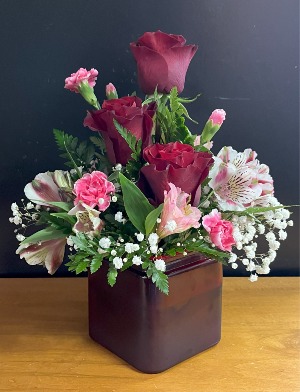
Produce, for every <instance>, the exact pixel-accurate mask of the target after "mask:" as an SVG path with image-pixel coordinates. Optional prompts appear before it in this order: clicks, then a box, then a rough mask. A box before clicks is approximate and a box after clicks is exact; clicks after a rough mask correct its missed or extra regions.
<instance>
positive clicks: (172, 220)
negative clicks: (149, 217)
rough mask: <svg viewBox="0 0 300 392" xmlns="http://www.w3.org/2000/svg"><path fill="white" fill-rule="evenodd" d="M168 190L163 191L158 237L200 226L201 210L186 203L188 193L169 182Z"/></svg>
mask: <svg viewBox="0 0 300 392" xmlns="http://www.w3.org/2000/svg"><path fill="white" fill-rule="evenodd" d="M169 187H170V190H169V192H167V191H165V192H164V195H165V198H164V206H163V210H162V214H161V222H160V224H159V226H158V229H157V234H158V235H159V237H160V238H164V237H167V236H169V235H171V234H175V233H182V232H183V231H186V230H188V229H190V228H191V227H194V228H195V229H197V228H198V227H199V226H200V223H199V220H200V218H201V212H200V211H199V210H198V208H196V207H191V205H190V204H188V201H187V200H188V198H189V195H188V194H187V193H185V192H183V191H182V190H181V189H180V188H177V187H176V186H175V185H174V184H172V183H171V182H170V183H169Z"/></svg>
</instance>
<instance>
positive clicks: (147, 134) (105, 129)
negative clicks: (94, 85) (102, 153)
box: [84, 97, 156, 165]
mask: <svg viewBox="0 0 300 392" xmlns="http://www.w3.org/2000/svg"><path fill="white" fill-rule="evenodd" d="M155 107H156V106H155V103H151V104H150V105H142V100H141V99H140V98H138V97H123V98H118V99H110V100H108V101H104V102H103V104H102V109H101V110H94V111H90V112H88V115H87V117H86V118H85V120H84V126H86V127H89V128H90V129H91V130H92V131H96V132H100V133H101V135H102V136H103V139H104V142H105V146H106V151H107V156H108V159H109V161H110V162H111V163H112V164H113V165H115V164H117V163H121V164H122V165H126V164H127V162H128V161H129V160H130V159H131V154H132V151H131V149H130V147H129V146H128V144H127V142H126V141H125V140H124V138H123V137H122V136H121V135H120V134H119V132H118V131H117V129H116V127H115V124H114V120H116V121H117V122H118V123H119V124H120V125H121V126H122V127H124V128H126V129H127V130H128V131H129V132H131V133H132V134H133V135H134V136H135V137H136V139H137V140H140V139H141V140H142V148H145V147H147V146H149V144H151V142H152V141H151V132H152V128H153V120H152V118H153V116H154V114H155Z"/></svg>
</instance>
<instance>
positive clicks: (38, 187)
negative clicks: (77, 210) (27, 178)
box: [24, 172, 65, 207]
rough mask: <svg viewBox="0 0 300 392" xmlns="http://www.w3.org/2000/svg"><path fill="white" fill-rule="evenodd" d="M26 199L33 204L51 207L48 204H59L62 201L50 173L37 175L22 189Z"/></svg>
mask: <svg viewBox="0 0 300 392" xmlns="http://www.w3.org/2000/svg"><path fill="white" fill-rule="evenodd" d="M24 193H25V196H26V197H27V199H29V200H31V201H32V202H34V203H35V204H39V205H42V206H48V207H51V204H48V203H47V201H49V202H52V201H54V202H57V201H58V202H60V201H65V200H63V197H62V193H61V192H60V189H59V187H58V186H57V184H56V182H55V181H54V176H53V174H52V173H50V172H46V173H39V174H38V175H37V176H35V178H34V180H33V181H31V182H30V183H29V184H27V185H26V186H25V188H24Z"/></svg>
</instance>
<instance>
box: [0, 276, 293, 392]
mask: <svg viewBox="0 0 300 392" xmlns="http://www.w3.org/2000/svg"><path fill="white" fill-rule="evenodd" d="M223 287H224V290H223V325H222V339H221V342H220V343H219V344H218V345H216V346H214V347H213V348H211V349H209V350H207V351H205V352H203V353H201V354H199V355H196V356H195V357H193V358H191V359H188V360H186V361H184V362H183V363H181V364H179V365H176V366H175V367H173V368H171V369H169V370H167V371H165V372H163V373H160V374H143V373H141V372H139V371H137V370H135V369H134V368H132V367H131V366H129V365H127V364H126V363H125V362H124V361H123V360H122V359H120V358H118V357H117V356H115V355H114V354H112V353H110V352H109V351H107V350H106V349H104V348H103V347H101V346H99V345H98V344H96V343H95V342H93V341H92V340H91V339H90V338H89V336H88V324H87V323H88V321H87V320H88V319H87V280H86V279H85V278H45V279H37V278H32V279H9V278H7V279H0V390H1V391H2V390H5V391H36V390H38V391H56V392H57V391H84V392H85V391H87V392H89V391H97V392H102V391H103V392H108V391H110V392H148V391H154V392H158V391H166V392H169V391H172V392H177V391H178V392H179V391H180V392H185V391H187V392H198V391H199V392H219V391H221V392H223V391H225V392H226V391H230V392H235V391H237V392H240V391H247V392H259V391H263V392H266V391H270V392H277V391H280V392H296V391H300V354H299V353H300V351H299V336H300V334H299V315H300V313H299V311H300V307H299V278H269V277H266V278H260V279H259V280H258V282H256V283H250V282H249V281H248V280H247V278H225V279H224V286H223Z"/></svg>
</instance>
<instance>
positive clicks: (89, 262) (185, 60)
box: [10, 31, 293, 293]
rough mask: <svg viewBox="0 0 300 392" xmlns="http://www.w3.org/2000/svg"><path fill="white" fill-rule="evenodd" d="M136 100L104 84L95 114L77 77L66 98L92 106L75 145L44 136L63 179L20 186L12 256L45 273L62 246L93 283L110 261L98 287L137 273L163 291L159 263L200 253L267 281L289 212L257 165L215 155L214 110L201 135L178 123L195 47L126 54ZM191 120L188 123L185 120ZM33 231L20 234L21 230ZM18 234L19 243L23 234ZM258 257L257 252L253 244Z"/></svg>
mask: <svg viewBox="0 0 300 392" xmlns="http://www.w3.org/2000/svg"><path fill="white" fill-rule="evenodd" d="M130 48H131V51H132V53H133V56H134V58H135V60H136V62H137V68H138V80H139V85H140V87H141V89H142V91H143V92H144V93H145V94H146V98H145V100H144V101H142V99H141V98H139V97H137V96H136V95H135V93H133V94H132V95H130V96H125V97H122V98H118V94H117V90H116V88H115V87H114V85H113V84H112V83H109V84H108V85H107V86H106V98H107V99H106V100H104V101H103V102H102V103H101V104H100V102H99V100H98V98H97V97H96V95H95V92H94V87H95V85H96V80H97V76H98V71H97V70H96V69H91V70H90V71H87V70H86V69H84V68H80V69H79V70H78V71H77V72H76V73H73V74H72V75H71V76H70V77H68V78H67V79H66V80H65V88H66V89H68V90H70V91H73V92H75V93H78V94H80V95H82V97H83V98H84V99H85V100H86V101H87V102H88V103H89V104H90V105H91V106H92V107H93V109H90V110H88V112H87V116H86V118H85V119H84V126H85V127H88V128H89V129H90V130H91V131H93V135H92V136H90V138H89V140H88V141H79V140H78V138H77V137H73V136H71V135H69V134H66V133H65V132H63V131H60V130H54V136H55V140H56V143H57V146H58V149H59V150H60V151H61V155H60V156H61V157H63V158H65V159H66V160H67V161H66V163H65V164H66V166H67V167H68V168H69V169H68V170H65V171H63V170H55V171H54V172H46V173H40V174H38V175H37V176H36V177H35V178H34V180H33V181H32V182H30V183H29V184H27V185H26V186H25V189H24V192H25V196H26V198H27V199H28V201H26V202H25V201H24V200H22V206H20V205H17V204H16V203H13V204H12V212H13V216H12V217H11V218H10V221H11V222H13V223H14V224H16V225H18V226H19V228H17V229H16V230H15V232H16V233H17V235H16V237H17V239H18V240H19V241H20V245H19V247H18V249H17V254H19V255H20V257H21V258H24V259H25V260H26V261H27V263H28V264H31V265H36V264H41V265H44V266H45V267H46V268H47V270H48V272H49V273H50V274H53V273H54V272H55V271H56V270H57V269H58V268H59V266H60V265H61V264H62V262H63V258H64V253H65V248H66V246H68V247H69V262H68V263H67V266H68V268H69V270H70V271H75V272H76V274H79V273H81V272H83V271H88V270H89V271H90V272H91V273H94V272H95V271H97V270H98V269H99V268H100V267H101V265H102V263H104V262H107V263H108V275H107V277H108V283H109V284H110V285H111V286H113V285H114V284H115V282H116V279H117V275H118V273H119V272H120V271H123V270H125V269H127V268H130V267H132V266H133V265H135V266H139V268H141V269H142V270H144V271H145V272H146V274H147V276H148V278H151V279H152V281H153V283H154V284H155V285H156V286H157V287H158V288H159V289H160V290H161V291H162V292H164V293H168V279H167V276H166V274H165V273H164V272H165V269H166V262H167V260H168V257H170V256H176V255H177V254H180V255H183V256H185V255H187V254H188V253H189V252H201V253H203V254H205V255H207V256H209V257H211V258H214V259H216V260H218V261H220V262H222V263H228V264H229V265H231V267H232V268H233V269H235V268H237V267H238V265H239V264H241V265H243V266H244V267H245V268H246V270H247V271H249V273H250V278H249V279H250V281H252V282H253V281H256V280H257V277H258V274H267V273H268V272H269V271H270V268H269V265H270V263H271V262H273V260H274V259H275V257H276V251H277V250H278V248H279V246H280V241H281V240H285V239H286V237H287V233H286V228H287V226H292V225H293V222H292V221H291V220H289V217H290V212H289V210H287V209H286V208H284V206H283V205H281V204H280V203H279V202H278V201H277V199H276V198H275V197H274V187H273V179H272V177H271V175H270V174H269V168H268V166H267V165H265V164H262V163H260V161H259V160H258V159H257V154H256V152H255V151H253V150H251V149H246V150H245V151H243V152H238V151H236V150H234V149H233V148H232V147H227V146H225V147H223V148H222V149H221V151H219V152H218V153H217V155H214V154H213V153H212V152H211V149H212V147H213V142H212V138H213V137H214V135H215V134H216V133H217V132H218V131H219V129H220V127H221V125H222V123H223V121H224V120H225V115H226V114H225V111H224V110H222V109H216V110H214V111H213V113H212V114H211V116H210V117H209V118H208V121H207V122H206V124H205V125H204V128H203V130H202V132H201V134H200V135H193V134H192V133H191V132H190V130H189V129H188V127H187V125H186V123H185V121H186V120H187V119H188V120H191V118H190V116H189V114H188V111H187V109H186V107H185V105H186V104H188V103H189V102H192V101H194V100H195V99H196V98H197V97H196V98H194V99H187V98H182V97H180V96H179V94H180V93H181V92H182V90H183V88H184V83H185V75H186V72H187V69H188V66H189V63H190V61H191V59H192V58H193V56H194V54H195V53H196V51H197V46H195V45H186V41H185V39H184V38H183V37H182V36H180V35H173V34H165V33H163V32H161V31H157V32H147V33H145V34H144V35H143V36H142V37H140V38H139V39H138V41H137V42H134V43H131V44H130ZM192 121H193V120H192ZM32 225H33V226H42V229H41V230H39V231H36V232H35V233H34V234H31V235H29V236H28V234H27V233H28V230H30V229H29V226H32ZM25 234H26V236H25ZM259 236H262V237H264V239H265V243H266V245H268V247H267V249H265V251H264V253H261V252H260V253H259V252H258V249H257V248H258V243H257V238H258V237H259Z"/></svg>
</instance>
